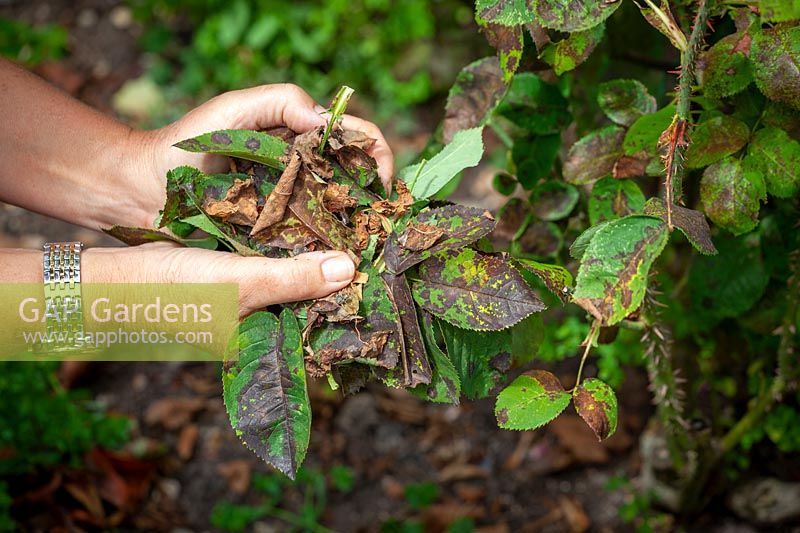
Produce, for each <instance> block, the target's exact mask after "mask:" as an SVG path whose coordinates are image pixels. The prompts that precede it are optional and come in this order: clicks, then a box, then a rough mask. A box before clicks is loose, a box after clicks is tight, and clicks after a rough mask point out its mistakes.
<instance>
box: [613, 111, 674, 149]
mask: <svg viewBox="0 0 800 533" xmlns="http://www.w3.org/2000/svg"><path fill="white" fill-rule="evenodd" d="M674 116H675V105H674V104H670V105H668V106H666V107H663V108H661V109H659V110H658V111H656V112H655V113H651V114H648V115H642V116H641V117H639V118H638V119H636V122H634V123H633V124H631V127H630V128H629V129H628V132H627V133H626V134H625V141H624V142H623V144H622V146H623V152H624V153H625V155H630V156H637V155H640V154H646V155H652V156H655V155H656V153H657V152H656V146H657V145H658V139H659V137H661V133H662V132H663V131H664V130H665V129H667V128H668V127H669V125H670V124H672V117H674Z"/></svg>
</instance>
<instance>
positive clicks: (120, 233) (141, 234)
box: [103, 226, 219, 250]
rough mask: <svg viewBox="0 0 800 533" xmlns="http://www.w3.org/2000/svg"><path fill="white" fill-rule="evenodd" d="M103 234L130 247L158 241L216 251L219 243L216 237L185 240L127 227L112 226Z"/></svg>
mask: <svg viewBox="0 0 800 533" xmlns="http://www.w3.org/2000/svg"><path fill="white" fill-rule="evenodd" d="M103 233H106V234H107V235H111V236H112V237H114V238H115V239H118V240H120V241H122V242H124V243H125V244H127V245H128V246H139V245H141V244H146V243H148V242H158V241H172V242H176V243H178V244H182V245H184V246H188V247H189V248H205V249H206V250H216V249H217V243H218V242H219V241H217V239H216V237H206V238H200V239H184V238H181V237H176V236H174V235H170V234H169V233H166V232H163V231H158V230H156V229H148V228H135V227H127V226H111V227H110V228H109V229H104V230H103Z"/></svg>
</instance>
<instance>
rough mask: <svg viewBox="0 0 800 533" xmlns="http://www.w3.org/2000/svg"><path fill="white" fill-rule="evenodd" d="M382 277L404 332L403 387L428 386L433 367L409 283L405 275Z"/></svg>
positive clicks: (385, 275) (383, 275)
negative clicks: (423, 338) (422, 384)
mask: <svg viewBox="0 0 800 533" xmlns="http://www.w3.org/2000/svg"><path fill="white" fill-rule="evenodd" d="M382 277H383V280H384V281H385V282H386V286H387V287H389V295H390V296H391V298H392V301H393V302H394V304H395V307H396V308H397V312H398V314H399V315H400V325H401V327H402V330H403V348H404V349H403V353H402V362H403V373H404V378H403V385H404V386H405V387H416V386H417V385H419V384H421V383H425V384H428V383H430V382H431V365H430V362H429V361H428V353H427V352H426V351H425V344H424V342H423V340H422V331H421V330H420V329H419V322H418V320H417V311H416V309H415V307H414V299H413V297H412V296H411V289H410V288H409V287H408V281H406V277H405V275H404V274H399V275H392V274H389V273H388V272H386V273H384V274H382Z"/></svg>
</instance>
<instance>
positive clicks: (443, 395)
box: [411, 311, 461, 405]
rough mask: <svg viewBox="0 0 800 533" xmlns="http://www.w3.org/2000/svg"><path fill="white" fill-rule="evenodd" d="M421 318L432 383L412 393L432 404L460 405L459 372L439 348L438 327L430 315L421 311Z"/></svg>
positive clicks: (415, 389)
mask: <svg viewBox="0 0 800 533" xmlns="http://www.w3.org/2000/svg"><path fill="white" fill-rule="evenodd" d="M419 316H420V318H421V320H420V326H421V328H422V335H423V337H424V339H425V347H426V348H427V350H428V354H430V356H431V363H432V364H431V366H432V373H431V383H430V385H420V386H418V387H416V388H414V389H411V393H412V394H414V395H415V396H419V397H420V398H425V399H426V400H428V401H431V402H436V403H452V404H456V405H458V403H459V398H460V397H461V379H460V378H459V376H458V372H457V371H456V368H455V366H453V362H452V361H451V360H450V358H449V357H448V356H447V354H446V353H444V352H443V351H442V349H441V348H440V347H439V344H438V342H437V335H436V329H434V328H436V327H437V326H435V325H434V322H433V318H432V317H431V315H430V313H428V312H426V311H421V312H420V314H419ZM439 336H441V335H439Z"/></svg>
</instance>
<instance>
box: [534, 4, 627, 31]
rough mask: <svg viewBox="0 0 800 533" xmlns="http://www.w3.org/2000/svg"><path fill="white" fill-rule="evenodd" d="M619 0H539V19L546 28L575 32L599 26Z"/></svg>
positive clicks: (537, 10) (615, 8)
mask: <svg viewBox="0 0 800 533" xmlns="http://www.w3.org/2000/svg"><path fill="white" fill-rule="evenodd" d="M621 4H622V2H621V1H619V0H613V1H601V0H537V1H536V2H535V10H536V15H538V16H537V19H536V20H537V21H538V22H539V24H541V25H542V26H544V27H545V28H552V29H554V30H558V31H565V32H575V31H582V30H588V29H589V28H591V27H593V26H597V25H598V24H600V23H601V22H603V21H604V20H606V19H607V18H608V17H610V16H611V14H612V13H613V12H614V11H616V10H617V8H618V7H619V6H620V5H621Z"/></svg>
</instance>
